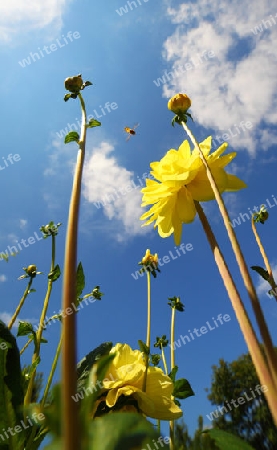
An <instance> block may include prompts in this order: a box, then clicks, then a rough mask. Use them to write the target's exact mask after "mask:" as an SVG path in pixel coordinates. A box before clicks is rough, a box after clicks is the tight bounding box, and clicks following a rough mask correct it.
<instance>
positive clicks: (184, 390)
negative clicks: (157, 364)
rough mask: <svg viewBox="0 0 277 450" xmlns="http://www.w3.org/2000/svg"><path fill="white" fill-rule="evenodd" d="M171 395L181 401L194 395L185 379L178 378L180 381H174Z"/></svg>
mask: <svg viewBox="0 0 277 450" xmlns="http://www.w3.org/2000/svg"><path fill="white" fill-rule="evenodd" d="M172 395H173V396H174V397H177V398H179V399H181V400H184V399H185V398H188V397H191V396H193V395H195V394H194V392H193V390H192V388H191V385H190V384H189V382H188V380H185V378H180V380H176V381H175V383H174V389H173V392H172Z"/></svg>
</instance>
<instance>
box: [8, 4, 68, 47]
mask: <svg viewBox="0 0 277 450" xmlns="http://www.w3.org/2000/svg"><path fill="white" fill-rule="evenodd" d="M66 3H68V0H44V1H38V0H24V1H22V0H9V1H7V2H6V1H1V3H0V42H1V41H4V42H8V41H11V40H12V39H15V38H16V36H18V34H20V35H21V36H22V35H24V33H27V31H26V30H28V33H29V32H30V30H36V29H37V30H39V29H41V28H45V27H47V26H49V25H51V26H52V28H54V30H55V32H56V33H57V32H58V31H59V30H60V29H61V27H62V14H63V12H64V9H65V7H66Z"/></svg>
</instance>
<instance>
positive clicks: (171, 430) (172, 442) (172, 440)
mask: <svg viewBox="0 0 277 450" xmlns="http://www.w3.org/2000/svg"><path fill="white" fill-rule="evenodd" d="M171 311H172V312H171V330H170V340H171V346H170V347H171V348H170V363H171V371H172V370H173V369H174V367H175V352H174V349H175V345H174V334H175V308H174V307H172V309H171ZM172 399H174V397H172ZM169 436H170V444H169V446H170V450H174V448H175V436H174V420H171V421H170V422H169Z"/></svg>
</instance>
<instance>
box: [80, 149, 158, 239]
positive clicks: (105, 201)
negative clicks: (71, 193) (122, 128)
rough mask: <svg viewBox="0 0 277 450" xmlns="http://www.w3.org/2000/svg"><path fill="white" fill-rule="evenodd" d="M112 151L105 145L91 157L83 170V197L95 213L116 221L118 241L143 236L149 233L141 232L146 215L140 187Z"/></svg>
mask: <svg viewBox="0 0 277 450" xmlns="http://www.w3.org/2000/svg"><path fill="white" fill-rule="evenodd" d="M113 150H114V147H113V146H112V145H111V144H109V143H107V142H102V143H101V144H100V145H99V146H98V147H97V148H95V150H94V151H93V153H92V154H91V155H90V156H88V158H87V162H86V164H85V168H84V179H83V180H84V196H85V198H86V200H87V201H88V202H89V203H92V204H93V207H94V211H95V213H96V212H97V211H98V214H102V213H103V214H104V215H105V216H106V217H107V218H108V219H109V220H113V229H114V230H115V235H116V238H117V239H118V240H120V241H121V240H123V238H124V237H125V236H126V235H130V236H135V235H141V234H145V233H147V232H148V231H149V230H146V229H145V228H141V225H142V222H141V221H140V220H139V217H140V216H141V214H142V212H143V211H142V208H141V206H140V205H141V199H142V196H141V193H140V188H141V186H140V185H139V183H138V182H136V181H135V180H134V173H133V172H130V171H128V170H127V169H125V168H124V167H122V166H120V165H119V163H118V161H117V159H116V158H115V157H112V156H111V155H110V154H111V153H112V152H113ZM122 228H123V231H124V233H125V236H123V234H122Z"/></svg>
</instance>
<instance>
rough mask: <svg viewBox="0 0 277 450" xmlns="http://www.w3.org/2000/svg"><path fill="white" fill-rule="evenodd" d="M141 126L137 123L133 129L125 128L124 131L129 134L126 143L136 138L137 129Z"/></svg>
mask: <svg viewBox="0 0 277 450" xmlns="http://www.w3.org/2000/svg"><path fill="white" fill-rule="evenodd" d="M138 126H139V123H136V124H135V125H134V126H133V128H129V127H125V128H124V131H125V132H126V133H127V134H128V136H127V138H126V142H128V141H129V139H130V137H131V136H134V135H135V134H136V132H135V129H136V128H137V127H138Z"/></svg>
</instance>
